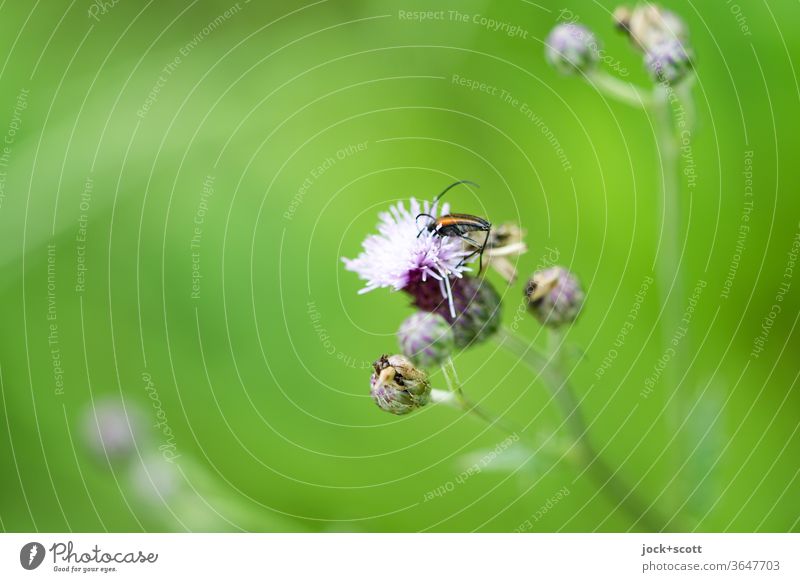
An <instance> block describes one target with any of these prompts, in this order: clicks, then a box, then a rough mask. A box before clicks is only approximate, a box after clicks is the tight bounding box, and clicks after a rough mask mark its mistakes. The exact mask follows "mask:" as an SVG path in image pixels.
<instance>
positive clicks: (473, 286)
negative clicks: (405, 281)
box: [408, 276, 500, 348]
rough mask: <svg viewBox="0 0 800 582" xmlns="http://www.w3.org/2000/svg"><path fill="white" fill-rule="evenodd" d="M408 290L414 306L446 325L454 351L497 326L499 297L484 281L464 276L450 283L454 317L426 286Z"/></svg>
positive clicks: (422, 284) (474, 341)
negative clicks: (455, 348) (454, 346)
mask: <svg viewBox="0 0 800 582" xmlns="http://www.w3.org/2000/svg"><path fill="white" fill-rule="evenodd" d="M408 291H409V293H411V294H412V295H413V297H414V305H416V306H417V307H419V308H420V309H422V310H423V311H430V312H432V313H438V314H439V315H441V316H442V317H444V318H445V319H446V320H447V321H448V322H449V323H450V325H451V326H452V329H453V334H454V339H455V343H456V347H457V348H465V347H467V346H469V345H470V344H473V343H478V342H481V341H483V340H485V339H487V338H488V337H489V336H491V335H492V334H494V333H495V332H496V331H497V330H498V328H499V327H500V296H499V295H498V294H497V291H495V290H494V288H493V287H492V286H491V284H490V283H489V282H488V281H487V280H486V279H476V278H474V277H467V276H464V277H461V278H460V279H456V280H455V281H453V284H452V286H451V293H452V299H453V303H452V307H453V308H454V310H455V313H456V315H455V317H453V315H452V313H451V311H450V309H449V307H448V305H446V304H445V302H444V301H442V299H441V298H440V297H438V295H437V292H436V290H435V289H434V288H432V287H431V285H430V284H429V283H420V284H417V285H412V286H411V287H410V288H409V289H408Z"/></svg>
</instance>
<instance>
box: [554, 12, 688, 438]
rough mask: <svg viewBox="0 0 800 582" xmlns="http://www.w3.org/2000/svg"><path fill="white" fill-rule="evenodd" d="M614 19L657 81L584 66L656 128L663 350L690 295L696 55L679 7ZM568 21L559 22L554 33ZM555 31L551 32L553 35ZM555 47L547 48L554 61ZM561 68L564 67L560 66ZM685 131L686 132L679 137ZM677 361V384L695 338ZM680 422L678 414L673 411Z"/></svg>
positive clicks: (672, 372)
mask: <svg viewBox="0 0 800 582" xmlns="http://www.w3.org/2000/svg"><path fill="white" fill-rule="evenodd" d="M613 24H614V25H615V26H616V28H617V29H618V30H619V31H621V33H622V34H624V35H625V36H627V37H628V39H629V40H630V43H631V46H632V48H633V49H634V50H635V51H637V52H639V53H641V54H642V58H643V64H644V66H645V68H646V70H647V71H648V72H649V73H650V75H651V78H652V80H653V85H652V87H650V88H649V89H648V88H644V87H637V86H635V85H634V84H633V83H628V82H625V81H622V80H620V79H618V78H616V77H614V76H612V75H610V74H608V73H606V72H603V71H600V70H598V69H596V68H594V69H591V70H587V71H585V72H584V75H583V78H584V79H586V80H587V81H589V82H590V83H591V84H592V85H593V86H594V87H595V88H596V89H597V90H598V91H599V92H601V93H602V94H604V95H606V96H608V97H610V98H612V99H615V100H617V101H620V102H622V103H625V104H627V105H631V106H634V107H637V108H640V109H642V110H643V111H644V112H645V113H646V114H647V115H648V116H649V117H650V118H651V119H652V126H653V127H654V128H655V137H656V146H657V152H658V157H659V166H660V181H659V188H658V191H659V195H658V200H659V203H660V204H659V205H658V208H659V215H658V220H659V221H660V222H661V224H662V227H661V229H660V232H661V239H660V240H659V241H658V247H657V248H658V256H657V258H656V262H655V269H656V279H657V282H656V284H657V286H658V288H659V294H660V299H661V302H662V303H663V305H664V311H663V316H662V320H661V323H660V326H659V327H660V333H661V342H662V351H666V350H667V349H669V346H670V344H671V342H672V337H673V333H674V329H675V327H676V326H677V325H678V324H679V322H680V320H681V318H682V316H683V314H682V308H683V307H682V305H681V303H682V302H683V301H684V300H685V299H686V294H685V291H684V281H683V279H684V277H683V272H682V266H683V265H682V262H681V254H682V249H681V243H680V241H681V238H682V230H683V220H682V216H681V214H682V206H683V204H682V201H681V197H680V184H681V175H682V174H681V172H680V167H679V162H680V155H679V152H680V151H681V148H690V147H691V139H692V132H693V129H694V128H693V116H694V114H693V112H694V105H693V98H692V94H691V89H692V85H693V82H694V57H693V51H692V47H691V43H690V40H689V29H688V27H687V25H686V23H685V22H684V21H683V20H682V19H681V18H680V17H679V16H678V15H677V14H675V13H674V12H671V11H669V10H667V9H665V8H663V7H661V6H659V5H657V4H654V3H651V2H644V3H639V4H636V5H635V6H620V7H618V8H617V9H616V10H614V13H613ZM561 26H563V25H559V26H556V28H555V29H554V32H553V34H555V32H556V31H557V30H559V28H560V27H561ZM553 34H551V37H552V36H553ZM551 53H552V48H551V47H550V46H549V45H548V46H547V47H546V49H545V56H546V58H547V60H549V61H551V62H552V56H551ZM556 68H557V69H558V70H561V67H558V66H557V67H556ZM679 136H680V138H679ZM675 352H676V355H675V357H674V360H675V362H674V365H672V366H669V369H668V370H666V371H665V381H666V382H667V383H668V384H670V385H672V386H673V387H676V388H677V385H678V381H679V379H678V377H677V373H678V371H680V370H686V369H687V366H686V365H685V363H684V359H685V354H687V353H690V349H689V341H688V340H686V339H685V340H683V342H682V344H681V346H678V347H676V349H675ZM668 416H670V417H671V418H672V422H673V423H676V422H677V415H676V414H674V413H671V414H670V415H668Z"/></svg>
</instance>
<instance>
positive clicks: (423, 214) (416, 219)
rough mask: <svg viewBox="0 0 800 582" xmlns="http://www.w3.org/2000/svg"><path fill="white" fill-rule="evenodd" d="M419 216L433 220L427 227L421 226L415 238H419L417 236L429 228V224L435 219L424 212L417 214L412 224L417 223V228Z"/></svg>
mask: <svg viewBox="0 0 800 582" xmlns="http://www.w3.org/2000/svg"><path fill="white" fill-rule="evenodd" d="M420 216H427V217H428V218H430V219H431V220H433V222H431V223H430V224H429V225H428V226H423V227H422V229H421V230H420V231H419V232H418V233H417V238H419V235H421V234H422V233H423V232H425V230H426V229H428V228H430V225H431V224H433V223H435V222H436V217H435V216H431V215H430V214H427V213H425V212H421V213H419V214H417V217H416V218H415V219H414V222H416V223H417V226H419V217H420Z"/></svg>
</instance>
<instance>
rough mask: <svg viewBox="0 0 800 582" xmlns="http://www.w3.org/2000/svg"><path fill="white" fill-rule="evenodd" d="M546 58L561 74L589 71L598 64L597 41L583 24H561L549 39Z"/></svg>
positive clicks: (546, 46)
mask: <svg viewBox="0 0 800 582" xmlns="http://www.w3.org/2000/svg"><path fill="white" fill-rule="evenodd" d="M545 57H546V58H547V60H548V62H549V63H550V64H551V65H552V66H553V67H554V68H555V69H556V70H557V71H559V72H560V73H564V74H570V73H575V72H576V71H587V70H589V69H591V68H592V67H594V66H595V64H597V60H598V44H597V39H596V38H595V36H594V34H592V31H591V30H589V29H588V28H586V27H585V26H583V25H581V24H573V23H567V24H559V25H558V26H556V27H555V28H553V30H552V31H551V32H550V35H549V36H548V37H547V42H546V44H545Z"/></svg>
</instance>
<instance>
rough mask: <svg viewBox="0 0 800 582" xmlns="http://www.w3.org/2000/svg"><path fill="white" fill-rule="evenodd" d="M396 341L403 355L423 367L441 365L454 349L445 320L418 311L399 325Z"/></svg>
mask: <svg viewBox="0 0 800 582" xmlns="http://www.w3.org/2000/svg"><path fill="white" fill-rule="evenodd" d="M397 341H398V343H399V344H400V350H401V351H402V352H403V354H405V356H406V357H407V358H409V359H410V360H411V361H412V362H414V363H415V364H417V365H419V366H423V367H429V366H435V365H437V364H441V363H442V362H443V361H445V360H446V359H447V358H448V357H449V356H450V354H452V353H453V350H454V349H455V347H456V346H455V337H454V335H453V329H452V328H451V327H450V324H449V323H447V320H446V319H445V318H444V317H442V316H441V315H438V314H436V313H428V312H426V311H418V312H416V313H415V314H413V315H411V316H409V317H407V318H406V319H405V321H403V323H401V324H400V329H399V330H398V331H397Z"/></svg>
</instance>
